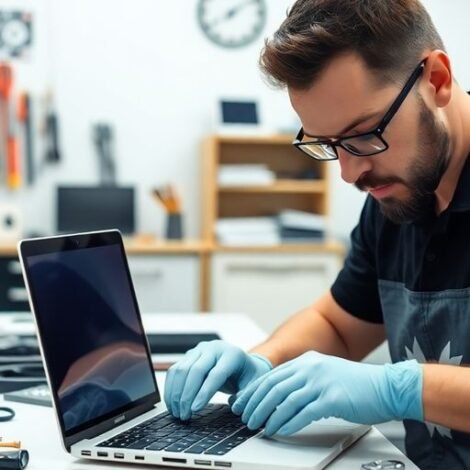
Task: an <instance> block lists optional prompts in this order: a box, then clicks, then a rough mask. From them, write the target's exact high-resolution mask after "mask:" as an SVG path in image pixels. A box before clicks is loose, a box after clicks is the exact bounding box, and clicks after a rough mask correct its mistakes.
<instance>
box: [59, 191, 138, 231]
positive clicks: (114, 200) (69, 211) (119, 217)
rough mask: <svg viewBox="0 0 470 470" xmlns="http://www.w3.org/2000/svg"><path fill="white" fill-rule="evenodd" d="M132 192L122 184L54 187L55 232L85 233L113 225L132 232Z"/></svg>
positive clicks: (109, 227) (133, 203)
mask: <svg viewBox="0 0 470 470" xmlns="http://www.w3.org/2000/svg"><path fill="white" fill-rule="evenodd" d="M134 193H135V191H134V188H133V187H122V186H58V188H57V231H58V232H60V233H73V232H85V231H92V230H105V229H112V228H117V229H119V230H120V231H121V232H122V233H123V234H128V235H130V234H133V233H134V232H135V194H134Z"/></svg>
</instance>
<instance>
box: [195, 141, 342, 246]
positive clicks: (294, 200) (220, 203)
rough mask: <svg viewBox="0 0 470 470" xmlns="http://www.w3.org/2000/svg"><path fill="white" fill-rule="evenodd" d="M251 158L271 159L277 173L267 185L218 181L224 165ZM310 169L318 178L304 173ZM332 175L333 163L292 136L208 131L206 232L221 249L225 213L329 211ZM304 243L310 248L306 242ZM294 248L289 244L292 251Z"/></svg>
mask: <svg viewBox="0 0 470 470" xmlns="http://www.w3.org/2000/svg"><path fill="white" fill-rule="evenodd" d="M249 163H258V164H264V165H267V166H268V168H269V169H270V170H271V171H273V172H274V173H275V174H276V177H277V179H276V180H275V181H274V182H273V183H271V184H266V185H247V186H238V185H233V186H219V185H218V181H217V175H218V171H219V168H220V166H221V165H224V164H249ZM306 174H309V175H310V176H312V175H314V176H315V178H311V179H301V176H302V175H306ZM328 178H329V175H328V165H325V163H324V162H317V161H315V160H313V159H309V158H308V157H306V156H305V155H302V153H301V152H299V151H298V150H297V149H296V148H294V147H293V145H292V137H291V136H284V135H274V136H269V137H221V136H209V137H207V138H206V139H205V141H204V143H203V184H202V188H203V202H202V207H203V211H202V213H203V222H202V237H203V239H204V240H206V241H207V242H208V243H209V244H211V245H212V246H213V247H214V248H217V249H220V247H219V246H218V244H217V240H216V239H215V225H216V222H217V220H218V219H219V218H221V217H255V216H271V215H275V214H277V213H278V212H279V211H281V210H283V209H296V210H301V211H306V212H311V213H314V214H320V215H324V216H326V217H327V216H328V215H329V183H328ZM316 245H318V244H316ZM321 245H323V246H324V247H325V248H326V249H328V247H330V248H331V247H332V246H333V245H334V246H337V245H336V244H331V243H324V244H321ZM302 246H303V247H304V248H305V244H303V245H302ZM244 248H247V247H244ZM292 249H293V248H292V247H290V248H289V251H290V250H292Z"/></svg>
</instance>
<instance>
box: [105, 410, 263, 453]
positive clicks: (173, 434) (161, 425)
mask: <svg viewBox="0 0 470 470" xmlns="http://www.w3.org/2000/svg"><path fill="white" fill-rule="evenodd" d="M258 432H259V431H251V430H250V429H248V428H247V427H246V426H245V425H244V424H243V423H242V421H241V420H240V417H239V416H236V415H234V414H233V413H232V411H231V410H230V407H229V406H228V405H218V404H212V403H210V404H209V405H207V406H206V408H204V409H203V410H201V411H199V412H197V413H194V414H193V415H192V417H191V420H190V421H181V420H180V419H178V418H174V417H173V416H171V415H170V413H168V412H165V413H162V414H160V415H158V416H156V417H155V418H152V419H149V420H147V421H144V422H143V423H141V424H138V425H137V426H134V427H133V428H130V429H128V430H126V431H124V432H122V433H121V434H118V435H116V436H114V437H112V438H111V439H108V440H106V441H104V442H101V443H99V444H98V447H114V448H120V449H146V450H163V451H167V452H188V453H192V454H207V455H224V454H226V453H227V452H229V451H230V450H232V449H233V448H234V447H236V446H238V445H240V444H241V443H242V442H244V441H246V440H247V439H249V438H250V437H252V436H254V435H255V434H257V433H258Z"/></svg>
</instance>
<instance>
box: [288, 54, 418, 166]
mask: <svg viewBox="0 0 470 470" xmlns="http://www.w3.org/2000/svg"><path fill="white" fill-rule="evenodd" d="M425 64H426V59H424V60H423V61H422V62H421V63H420V64H419V65H418V67H416V69H415V70H414V71H413V73H412V74H411V76H410V78H409V79H408V80H407V82H406V83H405V85H404V87H403V89H402V90H401V92H400V94H399V95H398V96H397V98H396V99H395V101H394V102H393V103H392V105H391V106H390V108H389V109H388V111H387V112H386V113H385V116H384V117H383V119H382V120H381V121H380V123H379V125H378V126H377V127H376V128H375V129H373V130H371V131H368V132H364V133H361V134H356V135H352V136H349V137H348V136H346V137H337V138H334V139H326V138H323V137H319V138H314V137H313V138H312V137H308V136H306V135H305V134H304V130H303V128H300V131H299V133H298V134H297V136H296V138H295V140H294V142H293V144H294V145H295V147H297V148H298V149H299V150H301V151H302V152H303V153H305V154H306V155H308V156H309V157H312V158H314V159H315V160H337V159H338V151H337V149H336V147H341V148H343V149H344V150H346V151H347V152H349V153H351V154H352V155H355V156H357V157H369V156H371V155H376V154H378V153H382V152H385V150H387V149H388V147H389V146H388V143H387V141H386V140H385V139H384V138H383V133H384V131H385V129H386V128H387V126H388V124H389V123H390V121H391V120H392V118H393V116H395V114H396V113H397V111H398V109H399V108H400V106H401V105H402V103H403V101H405V98H406V97H407V96H408V94H409V92H410V91H411V89H412V88H413V86H414V84H415V83H416V81H417V80H418V78H419V77H420V76H421V74H422V72H423V70H424V65H425ZM306 138H308V139H309V140H305V139H306Z"/></svg>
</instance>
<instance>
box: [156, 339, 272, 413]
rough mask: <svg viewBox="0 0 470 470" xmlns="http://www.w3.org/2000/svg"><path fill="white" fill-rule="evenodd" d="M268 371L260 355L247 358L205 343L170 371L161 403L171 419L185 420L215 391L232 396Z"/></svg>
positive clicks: (219, 343)
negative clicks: (163, 401)
mask: <svg viewBox="0 0 470 470" xmlns="http://www.w3.org/2000/svg"><path fill="white" fill-rule="evenodd" d="M271 369H272V365H271V363H270V362H269V361H268V359H266V358H265V357H263V356H261V355H259V354H247V353H246V352H244V351H242V350H241V349H240V348H238V347H236V346H234V345H232V344H230V343H227V342H226V341H221V340H215V341H204V342H201V343H199V344H198V345H197V346H196V347H195V348H193V349H191V350H189V351H188V352H187V353H186V354H185V356H184V358H183V359H181V360H180V361H178V362H177V363H176V364H175V365H173V366H172V367H170V369H169V370H168V374H167V376H166V381H165V394H164V400H165V403H166V406H167V408H168V411H169V412H170V413H171V414H172V415H173V416H175V417H177V418H181V419H182V420H188V419H189V418H190V417H191V413H192V412H196V411H199V410H202V409H203V408H204V407H205V406H206V405H207V403H208V402H209V400H210V399H211V398H212V397H213V395H214V394H215V393H216V392H217V391H219V390H220V391H221V392H225V393H230V394H234V393H236V392H238V391H239V390H241V389H242V388H243V387H246V386H247V385H248V384H249V383H250V382H251V381H253V380H255V379H256V378H258V377H260V376H261V375H263V374H265V373H266V372H269V371H270V370H271Z"/></svg>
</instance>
